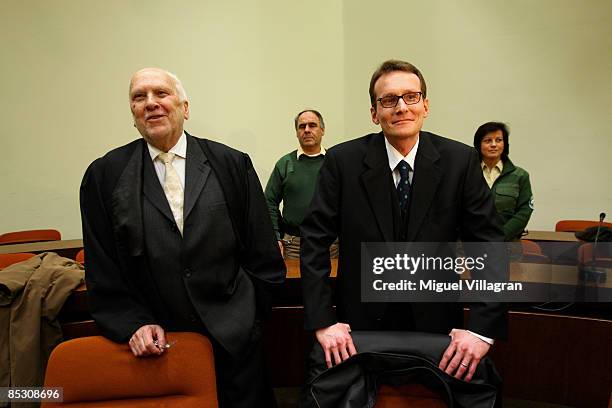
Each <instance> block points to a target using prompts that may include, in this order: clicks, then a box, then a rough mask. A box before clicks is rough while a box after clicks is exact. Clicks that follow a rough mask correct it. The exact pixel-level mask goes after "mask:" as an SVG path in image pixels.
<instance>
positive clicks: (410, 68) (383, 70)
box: [370, 60, 427, 106]
mask: <svg viewBox="0 0 612 408" xmlns="http://www.w3.org/2000/svg"><path fill="white" fill-rule="evenodd" d="M394 71H404V72H408V73H411V74H414V75H416V76H417V77H419V81H421V92H422V93H423V95H422V96H423V99H425V98H427V84H425V78H423V74H421V71H419V69H418V68H417V67H415V66H414V65H412V64H411V63H409V62H406V61H400V60H388V61H385V62H383V63H382V65H381V66H380V67H378V69H377V70H376V71H374V73H373V74H372V79H370V104H371V105H372V106H374V105H376V95H375V94H374V85H376V81H378V79H379V78H380V77H381V76H383V75H384V74H388V73H389V72H394Z"/></svg>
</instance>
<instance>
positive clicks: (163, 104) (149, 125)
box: [130, 69, 189, 150]
mask: <svg viewBox="0 0 612 408" xmlns="http://www.w3.org/2000/svg"><path fill="white" fill-rule="evenodd" d="M130 84H131V86H130V109H131V110H132V116H133V118H134V125H135V126H136V128H137V129H138V131H139V132H140V134H141V135H142V137H144V138H145V140H146V141H147V142H149V143H150V144H152V145H153V146H155V147H157V148H158V149H160V150H166V149H169V148H171V147H172V146H174V145H175V144H176V142H177V141H178V139H179V137H180V136H181V134H182V132H183V122H184V121H185V119H189V103H188V102H187V101H181V100H180V97H179V95H178V91H177V89H176V85H175V83H174V81H173V80H172V78H171V77H170V76H169V75H168V74H167V73H166V72H164V71H162V70H157V69H145V70H141V71H138V72H137V73H136V74H134V76H133V77H132V81H131V83H130Z"/></svg>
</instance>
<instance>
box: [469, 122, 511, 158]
mask: <svg viewBox="0 0 612 408" xmlns="http://www.w3.org/2000/svg"><path fill="white" fill-rule="evenodd" d="M497 130H501V132H502V137H503V138H504V151H503V152H502V154H501V160H502V162H505V161H506V160H508V154H509V153H510V143H509V142H508V136H509V135H510V131H509V130H508V126H506V124H505V123H502V122H487V123H485V124H484V125H480V127H479V128H478V129H476V133H474V147H475V148H476V151H477V152H478V157H479V158H480V160H482V153H481V151H480V144H481V143H482V139H484V137H485V136H486V135H488V134H489V133H491V132H495V131H497Z"/></svg>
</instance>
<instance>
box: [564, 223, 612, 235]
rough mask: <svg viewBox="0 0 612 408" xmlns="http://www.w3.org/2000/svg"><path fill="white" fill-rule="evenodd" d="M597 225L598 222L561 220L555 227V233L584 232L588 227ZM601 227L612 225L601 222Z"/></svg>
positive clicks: (611, 224)
mask: <svg viewBox="0 0 612 408" xmlns="http://www.w3.org/2000/svg"><path fill="white" fill-rule="evenodd" d="M598 225H599V221H587V220H561V221H558V222H557V225H555V231H557V232H578V231H582V230H585V229H587V228H589V227H596V226H598ZM601 225H602V226H604V227H611V228H612V223H610V222H602V223H601Z"/></svg>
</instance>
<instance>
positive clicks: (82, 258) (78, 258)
mask: <svg viewBox="0 0 612 408" xmlns="http://www.w3.org/2000/svg"><path fill="white" fill-rule="evenodd" d="M74 260H75V261H77V262H78V263H80V264H81V265H85V250H84V249H81V250H80V251H79V252H77V254H76V256H75V257H74Z"/></svg>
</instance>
